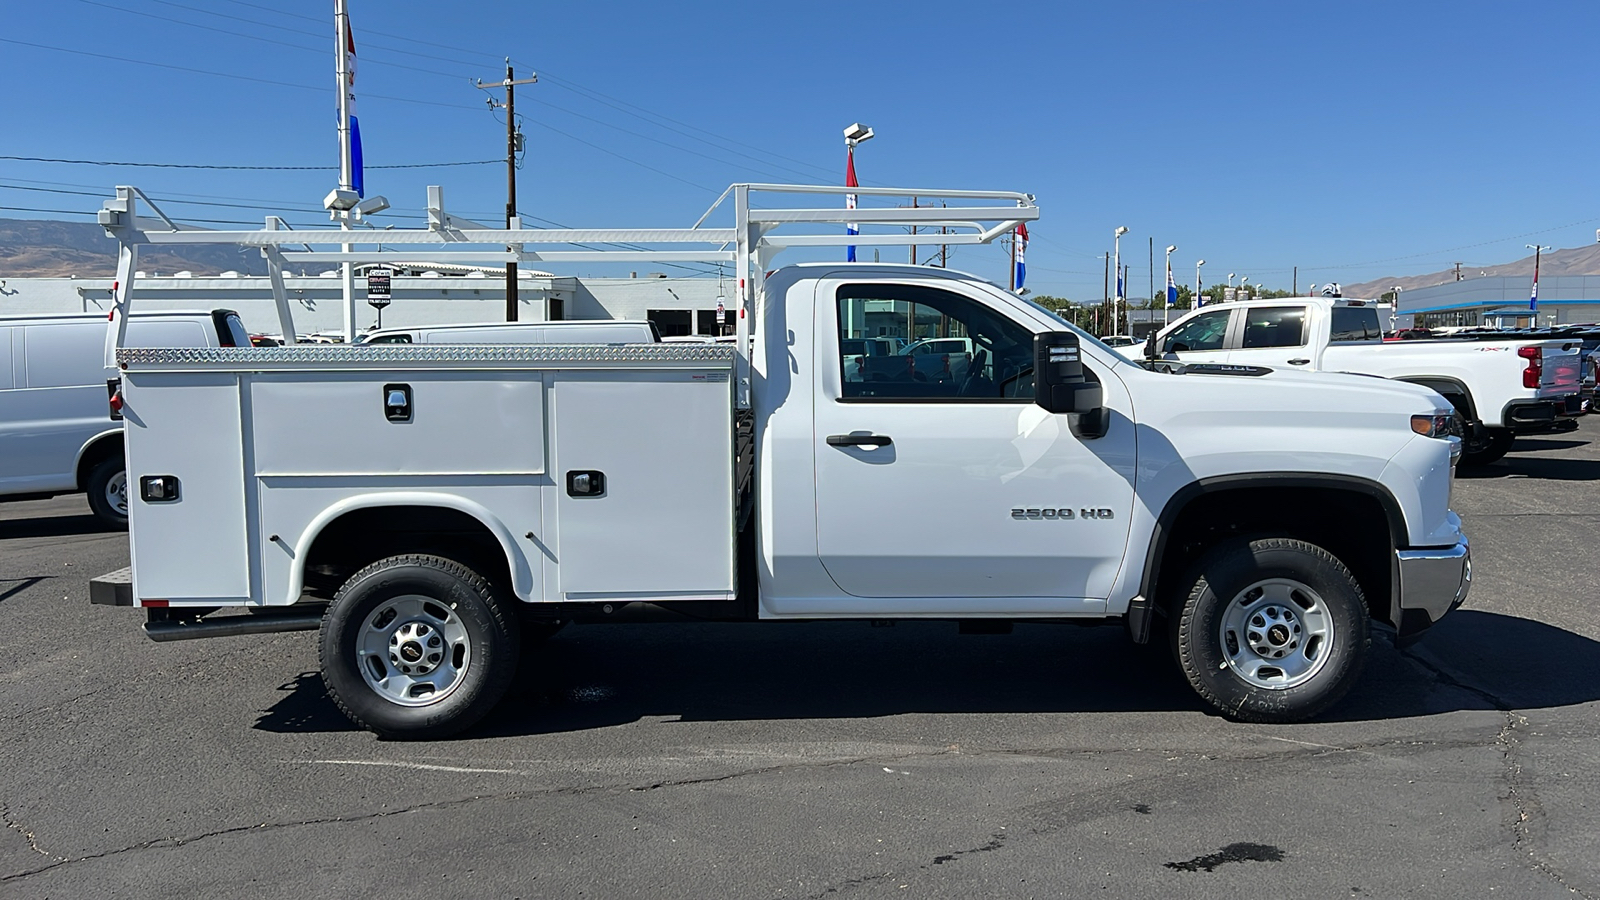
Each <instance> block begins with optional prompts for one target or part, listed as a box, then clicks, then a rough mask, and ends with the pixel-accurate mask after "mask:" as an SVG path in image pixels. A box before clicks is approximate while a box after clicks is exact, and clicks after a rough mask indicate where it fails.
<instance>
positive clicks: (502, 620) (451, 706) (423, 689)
mask: <svg viewBox="0 0 1600 900" xmlns="http://www.w3.org/2000/svg"><path fill="white" fill-rule="evenodd" d="M520 645H521V629H520V626H519V623H518V621H517V619H516V616H515V614H514V612H513V611H511V610H509V609H507V604H506V603H505V602H504V601H503V600H502V599H501V596H500V593H499V591H497V590H496V588H495V587H494V585H493V584H491V583H490V582H489V580H488V579H486V578H484V577H482V576H481V575H479V574H477V573H476V572H474V571H472V570H471V569H469V568H467V567H466V566H463V565H461V564H460V563H457V562H454V561H452V560H448V559H444V558H442V557H437V556H426V555H406V556H391V557H389V558H388V559H383V560H379V561H378V562H375V563H373V564H372V565H370V566H367V567H366V568H365V569H362V570H361V571H359V572H357V573H356V574H355V575H353V576H352V577H351V578H350V580H349V581H347V582H345V583H344V586H343V587H341V588H340V589H339V592H338V593H337V594H336V595H335V596H334V598H333V602H332V603H331V604H329V606H328V611H327V613H326V614H325V615H324V616H323V618H322V630H321V632H320V633H319V635H318V656H319V659H320V662H321V667H322V679H323V682H324V683H325V684H326V686H327V688H328V694H329V696H331V697H332V698H333V702H334V704H335V705H337V706H338V707H339V709H340V711H342V712H343V713H344V714H345V715H346V716H348V717H350V720H351V721H352V722H355V723H356V724H357V725H360V726H361V727H363V728H366V729H369V730H371V731H375V732H377V733H378V734H380V735H382V736H384V737H388V738H400V739H407V740H420V739H430V738H441V737H446V736H449V735H451V734H455V733H456V732H459V731H461V730H463V729H465V728H468V727H471V726H472V725H473V724H474V723H476V722H477V721H478V720H479V719H482V718H483V716H484V715H485V714H487V713H488V712H489V710H491V709H493V708H494V706H495V704H496V703H498V702H499V701H500V699H501V698H502V697H503V696H504V695H505V692H506V689H507V688H508V687H509V686H510V685H511V680H512V678H513V677H514V676H515V674H516V668H517V657H518V653H519V651H520Z"/></svg>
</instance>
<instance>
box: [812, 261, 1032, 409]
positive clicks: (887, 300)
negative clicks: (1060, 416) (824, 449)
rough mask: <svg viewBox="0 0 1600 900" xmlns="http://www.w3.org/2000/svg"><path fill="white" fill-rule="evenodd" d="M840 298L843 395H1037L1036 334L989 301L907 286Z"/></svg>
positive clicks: (851, 289)
mask: <svg viewBox="0 0 1600 900" xmlns="http://www.w3.org/2000/svg"><path fill="white" fill-rule="evenodd" d="M837 301H838V303H837V309H838V316H839V350H840V352H839V372H840V376H841V378H840V382H841V385H842V390H841V397H840V399H841V400H845V401H851V400H860V401H871V400H879V401H908V400H909V401H919V400H920V401H974V402H981V401H985V400H991V401H992V400H1015V401H1022V402H1028V401H1032V400H1033V332H1032V331H1029V330H1028V329H1027V328H1024V327H1023V326H1021V325H1019V324H1017V323H1016V322H1013V321H1012V320H1011V319H1008V318H1006V317H1005V316H1004V315H1002V314H1000V313H999V312H997V311H995V310H993V309H990V308H989V307H987V306H985V305H983V304H982V303H979V302H977V301H975V300H972V299H969V298H967V297H963V296H961V295H959V294H954V293H951V292H949V291H942V290H939V289H937V288H930V287H920V286H913V285H904V284H853V285H845V286H843V287H841V288H839V292H838V296H837ZM868 338H873V339H876V340H873V341H872V342H871V343H870V345H869V343H868V341H867V339H868ZM863 351H865V352H863ZM874 351H887V352H874Z"/></svg>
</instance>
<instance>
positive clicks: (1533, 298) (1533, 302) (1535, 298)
mask: <svg viewBox="0 0 1600 900" xmlns="http://www.w3.org/2000/svg"><path fill="white" fill-rule="evenodd" d="M1528 309H1529V310H1530V311H1532V312H1538V311H1539V251H1538V250H1535V251H1533V294H1532V295H1530V296H1529V297H1528ZM1534 324H1535V325H1537V324H1539V323H1537V322H1535V323H1534Z"/></svg>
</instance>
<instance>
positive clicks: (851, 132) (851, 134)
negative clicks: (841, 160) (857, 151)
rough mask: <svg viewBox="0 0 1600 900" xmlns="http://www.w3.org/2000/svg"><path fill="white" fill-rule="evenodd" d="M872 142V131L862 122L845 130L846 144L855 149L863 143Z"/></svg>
mask: <svg viewBox="0 0 1600 900" xmlns="http://www.w3.org/2000/svg"><path fill="white" fill-rule="evenodd" d="M870 140H872V129H871V128H869V127H867V126H866V125H863V124H861V123H860V122H857V123H855V124H854V125H851V126H850V127H849V128H846V129H845V130H844V142H845V144H847V145H849V146H851V147H854V146H855V145H856V144H859V143H861V142H862V141H870Z"/></svg>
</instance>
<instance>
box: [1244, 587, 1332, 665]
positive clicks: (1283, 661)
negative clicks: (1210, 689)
mask: <svg viewBox="0 0 1600 900" xmlns="http://www.w3.org/2000/svg"><path fill="white" fill-rule="evenodd" d="M1217 639H1218V641H1217V643H1218V648H1219V649H1220V650H1221V651H1222V658H1223V660H1224V661H1225V662H1224V663H1223V665H1224V666H1225V667H1226V668H1228V669H1231V670H1232V671H1233V673H1234V674H1235V675H1237V676H1238V677H1239V678H1240V679H1241V680H1242V681H1244V682H1245V683H1246V684H1249V685H1250V686H1251V687H1258V688H1264V689H1267V690H1280V691H1281V690H1287V689H1289V688H1292V687H1296V686H1298V685H1302V684H1305V683H1306V682H1307V681H1310V680H1311V679H1312V678H1315V677H1316V675H1317V673H1318V672H1320V671H1322V668H1323V666H1325V665H1327V662H1328V658H1329V657H1330V656H1331V655H1332V654H1333V650H1334V646H1335V644H1334V628H1333V616H1332V614H1331V613H1330V612H1329V611H1328V605H1327V603H1325V602H1324V601H1323V599H1322V595H1320V594H1318V593H1317V592H1316V591H1314V590H1312V589H1311V588H1310V586H1308V585H1306V584H1305V583H1304V582H1300V581H1295V580H1294V579H1290V578H1268V579H1265V580H1263V581H1258V582H1256V583H1254V584H1252V585H1250V586H1248V587H1246V588H1245V589H1243V590H1241V591H1239V592H1238V593H1237V594H1235V595H1234V596H1233V599H1232V600H1230V601H1229V602H1228V606H1227V609H1226V610H1225V611H1224V612H1223V614H1222V622H1221V624H1220V625H1219V627H1218V629H1217Z"/></svg>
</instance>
